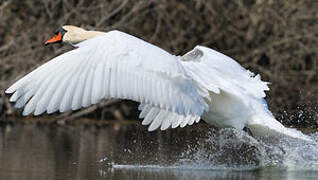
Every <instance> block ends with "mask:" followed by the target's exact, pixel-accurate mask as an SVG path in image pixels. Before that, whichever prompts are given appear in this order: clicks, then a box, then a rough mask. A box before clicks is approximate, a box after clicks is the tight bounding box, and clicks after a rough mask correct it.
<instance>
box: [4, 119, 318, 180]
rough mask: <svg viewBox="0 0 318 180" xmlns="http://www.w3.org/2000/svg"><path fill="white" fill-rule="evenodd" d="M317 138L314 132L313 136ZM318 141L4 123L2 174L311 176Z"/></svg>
mask: <svg viewBox="0 0 318 180" xmlns="http://www.w3.org/2000/svg"><path fill="white" fill-rule="evenodd" d="M311 136H312V137H313V139H315V141H318V133H314V134H312V135H311ZM317 177H318V145H317V144H316V143H304V142H292V141H283V142H275V143H272V144H271V143H263V142H260V141H257V140H255V139H253V138H251V137H249V136H248V135H246V134H245V133H242V132H240V131H235V130H231V129H226V130H220V131H218V130H214V129H211V128H208V127H207V125H206V124H204V123H201V124H196V125H193V126H191V127H186V128H183V129H181V128H178V129H174V130H168V131H165V132H160V131H155V132H147V130H146V127H143V126H141V125H140V123H136V124H133V125H121V124H115V125H108V126H103V127H98V126H95V125H82V126H58V125H53V126H52V125H51V126H49V125H35V124H32V125H19V124H17V125H2V126H0V179H10V180H15V179H19V180H20V179H23V180H33V179H46V180H50V179H116V180H121V179H168V180H169V179H171V180H172V179H189V180H190V179H191V180H192V179H200V180H201V179H317Z"/></svg>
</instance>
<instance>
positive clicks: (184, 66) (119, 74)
mask: <svg viewBox="0 0 318 180" xmlns="http://www.w3.org/2000/svg"><path fill="white" fill-rule="evenodd" d="M56 42H66V43H70V44H72V45H74V46H75V47H76V49H74V50H71V51H69V52H67V53H64V54H62V55H60V56H57V57H55V58H53V59H52V60H51V61H49V62H47V63H45V64H43V65H42V66H40V67H38V68H37V69H35V70H34V71H32V72H31V73H29V74H28V75H26V76H24V77H23V78H22V79H20V80H18V81H17V82H16V83H14V84H13V85H12V86H11V87H9V88H8V89H7V90H6V93H13V95H12V96H11V98H10V101H11V102H15V107H16V108H22V107H24V106H25V107H24V110H23V115H29V114H31V113H33V114H34V115H40V114H42V113H44V112H47V113H53V112H56V111H60V112H65V111H68V110H77V109H80V108H82V107H88V106H90V105H92V104H96V103H98V102H100V101H101V100H102V99H108V98H121V99H130V100H134V101H138V102H140V106H139V110H140V111H141V113H140V118H143V121H142V124H143V125H149V128H148V130H149V131H153V130H156V129H159V128H160V129H161V130H165V129H168V128H176V127H179V126H180V127H184V126H186V125H192V124H193V123H194V122H199V121H200V119H201V117H202V118H203V120H204V121H206V122H207V123H209V124H212V125H214V126H217V127H220V128H224V127H232V128H237V129H243V128H244V127H248V128H250V130H251V131H252V133H253V135H254V134H255V135H256V136H267V135H268V136H273V137H291V138H296V139H303V140H309V138H308V137H307V136H305V135H303V134H302V133H301V132H299V131H296V130H292V129H289V128H286V127H284V126H283V125H282V124H281V123H279V122H278V121H277V120H276V119H275V118H274V116H273V115H272V114H271V113H270V111H269V110H268V109H267V104H266V101H265V100H264V98H265V96H266V94H265V93H264V91H267V90H269V88H268V86H267V84H268V83H267V82H263V81H261V79H260V76H259V75H256V76H255V75H254V74H253V73H252V72H250V71H248V70H246V69H244V68H243V67H242V66H240V65H239V64H238V63H237V62H236V61H235V60H233V59H231V58H230V57H228V56H226V55H224V54H222V53H219V52H217V51H214V50H212V49H210V48H207V47H203V46H196V47H195V48H194V49H193V50H192V51H190V52H189V53H187V54H185V55H183V56H174V55H171V54H170V53H168V52H166V51H164V50H163V49H161V48H159V47H157V46H154V45H152V44H150V43H148V42H145V41H143V40H141V39H139V38H136V37H134V36H131V35H129V34H126V33H123V32H120V31H110V32H98V31H86V30H84V29H82V28H79V27H75V26H63V27H62V28H60V30H58V31H57V32H56V36H55V37H54V38H52V39H51V40H48V41H47V42H46V44H50V43H56Z"/></svg>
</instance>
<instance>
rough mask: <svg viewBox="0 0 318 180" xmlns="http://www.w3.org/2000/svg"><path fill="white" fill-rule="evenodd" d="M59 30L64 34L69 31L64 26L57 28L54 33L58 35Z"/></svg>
mask: <svg viewBox="0 0 318 180" xmlns="http://www.w3.org/2000/svg"><path fill="white" fill-rule="evenodd" d="M59 32H61V34H62V36H63V35H64V34H65V33H66V32H67V31H66V30H65V29H64V28H58V29H57V30H55V32H54V34H55V35H58V34H59Z"/></svg>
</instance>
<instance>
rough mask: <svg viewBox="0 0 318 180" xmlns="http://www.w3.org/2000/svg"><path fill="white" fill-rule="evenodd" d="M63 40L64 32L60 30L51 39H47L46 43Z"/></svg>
mask: <svg viewBox="0 0 318 180" xmlns="http://www.w3.org/2000/svg"><path fill="white" fill-rule="evenodd" d="M58 42H62V33H61V32H59V33H58V34H57V35H55V36H54V37H52V38H51V39H49V40H47V41H45V45H48V44H53V43H58Z"/></svg>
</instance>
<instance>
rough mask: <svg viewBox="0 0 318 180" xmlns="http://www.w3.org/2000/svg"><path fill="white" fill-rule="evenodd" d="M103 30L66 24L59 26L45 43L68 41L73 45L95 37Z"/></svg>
mask: <svg viewBox="0 0 318 180" xmlns="http://www.w3.org/2000/svg"><path fill="white" fill-rule="evenodd" d="M101 33H102V32H98V31H87V30H85V29H83V28H80V27H76V26H72V25H65V26H62V27H60V28H58V29H57V30H56V31H55V32H54V34H55V36H53V37H52V38H51V39H49V40H47V41H46V42H45V45H49V44H55V43H68V44H71V45H74V44H77V43H80V42H82V41H85V40H87V39H90V38H93V37H95V36H97V35H100V34H101Z"/></svg>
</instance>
